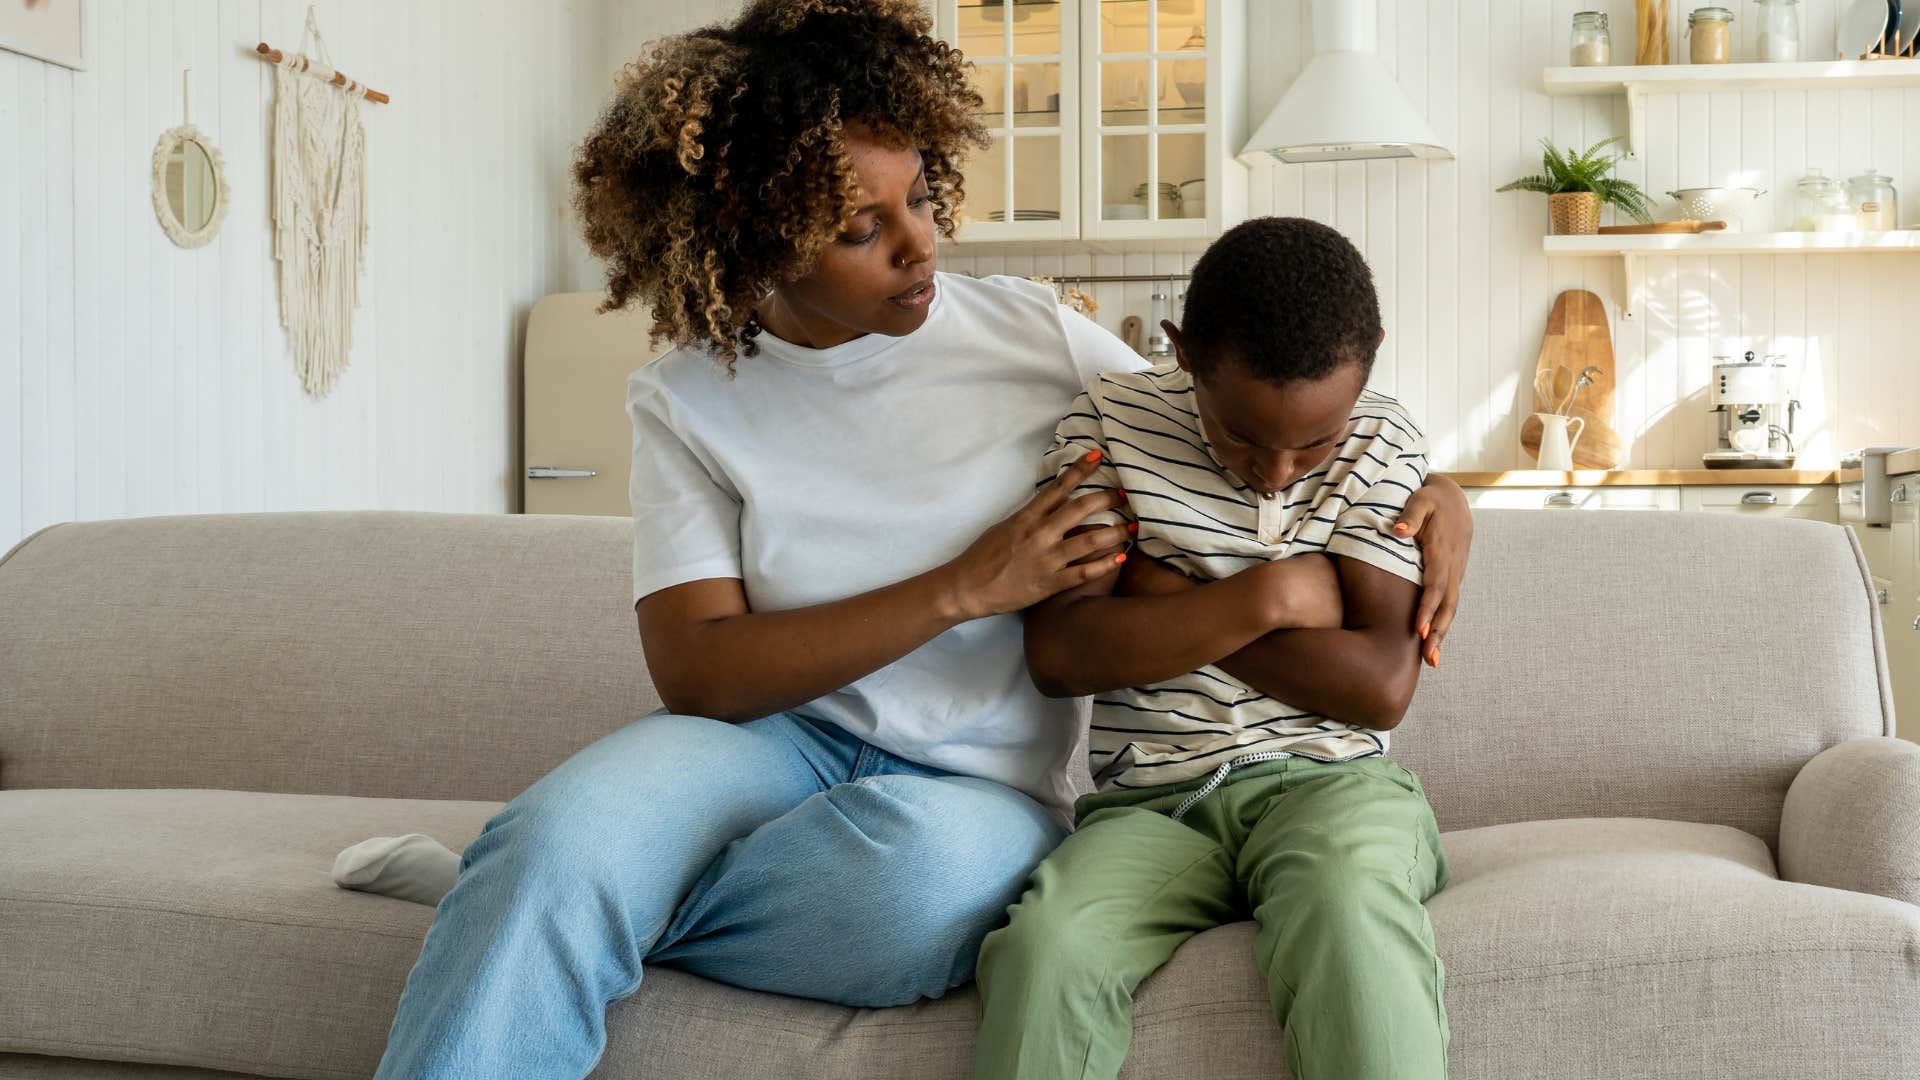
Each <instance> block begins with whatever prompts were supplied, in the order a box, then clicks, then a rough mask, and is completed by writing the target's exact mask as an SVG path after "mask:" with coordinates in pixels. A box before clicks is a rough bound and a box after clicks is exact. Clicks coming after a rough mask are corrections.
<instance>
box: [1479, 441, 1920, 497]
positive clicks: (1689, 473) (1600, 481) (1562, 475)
mask: <svg viewBox="0 0 1920 1080" xmlns="http://www.w3.org/2000/svg"><path fill="white" fill-rule="evenodd" d="M1905 453H1907V454H1911V455H1913V456H1914V464H1913V467H1912V469H1910V470H1908V471H1920V450H1909V451H1906V452H1905ZM1899 456H1901V455H1898V454H1896V455H1894V457H1899ZM1892 460H1893V459H1892V458H1889V459H1888V470H1889V471H1892ZM1443 475H1445V476H1447V477H1449V478H1451V479H1452V480H1453V482H1454V483H1456V484H1459V485H1460V486H1461V487H1475V488H1484V487H1667V486H1673V485H1679V486H1687V485H1700V486H1706V485H1740V484H1792V485H1795V486H1810V485H1815V484H1834V483H1838V482H1839V473H1838V472H1837V471H1836V470H1834V469H1580V470H1577V471H1575V472H1549V471H1547V470H1545V469H1514V470H1510V471H1507V472H1450V473H1445V474H1443Z"/></svg>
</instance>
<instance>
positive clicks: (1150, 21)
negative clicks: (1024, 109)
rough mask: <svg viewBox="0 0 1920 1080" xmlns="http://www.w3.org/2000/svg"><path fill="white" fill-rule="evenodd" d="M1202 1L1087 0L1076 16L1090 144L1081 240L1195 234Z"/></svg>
mask: <svg viewBox="0 0 1920 1080" xmlns="http://www.w3.org/2000/svg"><path fill="white" fill-rule="evenodd" d="M1207 7H1208V0H1095V2H1092V3H1090V4H1089V5H1088V7H1087V8H1086V9H1085V11H1084V14H1083V20H1082V30H1081V35H1082V41H1083V43H1084V44H1085V46H1086V49H1087V52H1086V56H1085V71H1084V74H1083V77H1082V78H1083V82H1082V85H1083V87H1084V89H1085V92H1086V94H1087V97H1088V109H1087V113H1088V116H1089V121H1088V125H1089V128H1090V130H1091V134H1092V140H1091V141H1090V143H1089V147H1088V150H1089V152H1088V154H1087V155H1086V158H1085V161H1086V169H1087V176H1086V177H1084V178H1083V183H1082V194H1081V198H1082V202H1083V204H1084V212H1083V216H1084V220H1085V222H1086V228H1085V229H1084V230H1083V233H1084V235H1086V236H1089V237H1108V238H1123V239H1124V238H1131V237H1142V238H1148V237H1164V236H1186V235H1189V234H1191V235H1195V236H1198V235H1202V234H1203V233H1204V231H1205V228H1206V217H1207V187H1208V176H1207V172H1208V169H1207V162H1208V150H1207V110H1208V102H1207V87H1208V82H1209V80H1208V78H1207V76H1208V66H1209V50H1208V48H1207Z"/></svg>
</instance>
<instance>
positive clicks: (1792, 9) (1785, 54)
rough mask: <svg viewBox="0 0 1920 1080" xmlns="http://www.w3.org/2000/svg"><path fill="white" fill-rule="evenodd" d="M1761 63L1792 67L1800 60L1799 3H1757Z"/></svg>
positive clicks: (1786, 0) (1768, 0) (1784, 0)
mask: <svg viewBox="0 0 1920 1080" xmlns="http://www.w3.org/2000/svg"><path fill="white" fill-rule="evenodd" d="M1759 4H1760V59H1761V60H1762V61H1764V62H1766V63H1769V64H1791V63H1793V62H1794V61H1796V60H1798V59H1800V0H1759Z"/></svg>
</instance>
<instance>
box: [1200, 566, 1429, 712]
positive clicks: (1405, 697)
mask: <svg viewBox="0 0 1920 1080" xmlns="http://www.w3.org/2000/svg"><path fill="white" fill-rule="evenodd" d="M1283 561H1287V560H1283ZM1334 564H1335V566H1336V567H1337V569H1338V570H1339V574H1340V593H1341V597H1342V599H1343V600H1344V602H1345V616H1344V619H1343V625H1342V627H1341V628H1340V629H1337V630H1326V629H1307V630H1277V631H1274V632H1272V633H1269V634H1265V635H1262V636H1261V637H1260V638H1259V639H1257V640H1255V641H1252V642H1249V643H1248V644H1247V645H1245V646H1243V647H1242V648H1240V649H1239V650H1238V651H1236V652H1235V653H1234V654H1233V655H1231V656H1228V657H1226V658H1224V659H1222V660H1220V661H1219V662H1218V663H1219V666H1220V668H1221V670H1223V671H1225V672H1227V673H1228V674H1229V675H1232V676H1233V677H1234V678H1236V679H1239V680H1240V681H1241V682H1244V683H1246V684H1247V685H1248V686H1251V687H1253V688H1254V689H1256V690H1258V691H1260V692H1261V693H1263V694H1267V695H1269V696H1271V697H1275V698H1278V699H1279V700H1281V701H1284V702H1286V703H1288V704H1289V705H1294V706H1298V707H1299V708H1302V709H1308V710H1311V711H1313V712H1316V713H1319V714H1320V715H1321V716H1325V717H1328V718H1330V719H1333V720H1339V721H1341V722H1343V723H1348V724H1358V725H1360V726H1362V727H1368V728H1373V729H1375V730H1378V731H1390V730H1392V729H1393V728H1394V727H1395V726H1397V725H1398V724H1399V723H1400V719H1401V717H1403V716H1404V715H1406V711H1407V705H1408V703H1410V702H1411V701H1412V700H1413V691H1414V687H1415V685H1416V684H1417V683H1418V682H1419V679H1420V637H1419V635H1418V634H1417V633H1416V632H1415V631H1414V628H1413V619H1414V609H1415V607H1416V606H1417V604H1418V603H1419V599H1420V586H1418V585H1415V584H1414V583H1413V582H1411V581H1408V580H1406V579H1405V578H1402V577H1399V576H1398V575H1395V574H1390V573H1388V572H1387V571H1385V570H1382V569H1380V568H1378V567H1375V566H1371V565H1369V564H1367V563H1364V562H1361V561H1359V560H1357V559H1348V558H1344V557H1341V556H1335V557H1334Z"/></svg>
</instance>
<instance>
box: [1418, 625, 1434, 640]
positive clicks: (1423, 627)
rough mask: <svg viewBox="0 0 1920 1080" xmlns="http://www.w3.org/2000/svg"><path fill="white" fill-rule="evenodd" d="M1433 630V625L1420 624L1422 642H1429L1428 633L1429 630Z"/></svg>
mask: <svg viewBox="0 0 1920 1080" xmlns="http://www.w3.org/2000/svg"><path fill="white" fill-rule="evenodd" d="M1431 629H1433V624H1432V623H1421V624H1420V640H1421V641H1425V640H1427V631H1428V630H1431Z"/></svg>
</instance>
